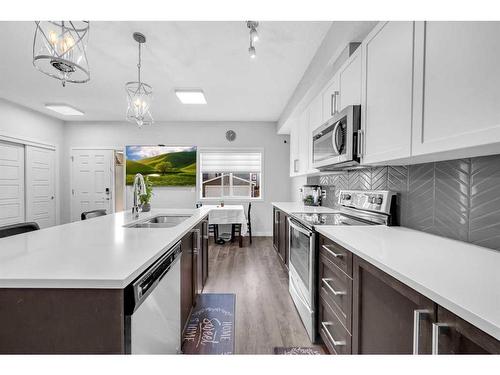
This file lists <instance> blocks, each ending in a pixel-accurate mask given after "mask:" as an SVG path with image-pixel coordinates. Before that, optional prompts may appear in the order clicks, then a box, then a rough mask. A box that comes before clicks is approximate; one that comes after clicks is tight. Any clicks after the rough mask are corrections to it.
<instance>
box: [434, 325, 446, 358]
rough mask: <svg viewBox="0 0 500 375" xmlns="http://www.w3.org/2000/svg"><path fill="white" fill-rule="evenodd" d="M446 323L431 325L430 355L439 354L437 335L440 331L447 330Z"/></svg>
mask: <svg viewBox="0 0 500 375" xmlns="http://www.w3.org/2000/svg"><path fill="white" fill-rule="evenodd" d="M449 326H450V325H449V324H447V323H432V354H433V355H435V354H439V335H440V334H441V330H442V329H447V328H448V327H449Z"/></svg>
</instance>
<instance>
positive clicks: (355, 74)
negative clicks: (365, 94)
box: [338, 48, 361, 111]
mask: <svg viewBox="0 0 500 375" xmlns="http://www.w3.org/2000/svg"><path fill="white" fill-rule="evenodd" d="M338 81H339V92H340V97H339V103H338V109H339V111H340V110H342V109H343V108H345V107H347V106H348V105H357V104H361V48H358V49H357V50H356V52H354V53H353V54H352V55H351V57H350V58H349V59H348V60H347V62H346V63H345V64H344V65H343V66H342V67H341V68H340V70H339V73H338Z"/></svg>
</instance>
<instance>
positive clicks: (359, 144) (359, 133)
mask: <svg viewBox="0 0 500 375" xmlns="http://www.w3.org/2000/svg"><path fill="white" fill-rule="evenodd" d="M362 138H363V130H361V129H359V130H358V158H361V156H363V152H362V147H363V142H362Z"/></svg>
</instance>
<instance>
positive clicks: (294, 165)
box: [290, 120, 299, 177]
mask: <svg viewBox="0 0 500 375" xmlns="http://www.w3.org/2000/svg"><path fill="white" fill-rule="evenodd" d="M291 121H293V120H291ZM298 130H299V128H298V122H297V121H293V122H292V124H291V126H290V177H292V176H295V175H296V174H297V173H299V131H298Z"/></svg>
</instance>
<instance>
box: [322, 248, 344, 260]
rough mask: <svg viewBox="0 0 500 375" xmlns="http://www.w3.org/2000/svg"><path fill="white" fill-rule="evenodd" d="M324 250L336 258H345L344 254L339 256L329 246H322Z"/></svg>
mask: <svg viewBox="0 0 500 375" xmlns="http://www.w3.org/2000/svg"><path fill="white" fill-rule="evenodd" d="M321 247H322V248H323V249H325V250H326V251H328V253H329V254H331V255H332V256H334V257H335V258H342V257H344V254H337V253H335V252H333V251H332V250H331V249H330V248H329V247H328V246H326V245H322V246H321Z"/></svg>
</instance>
